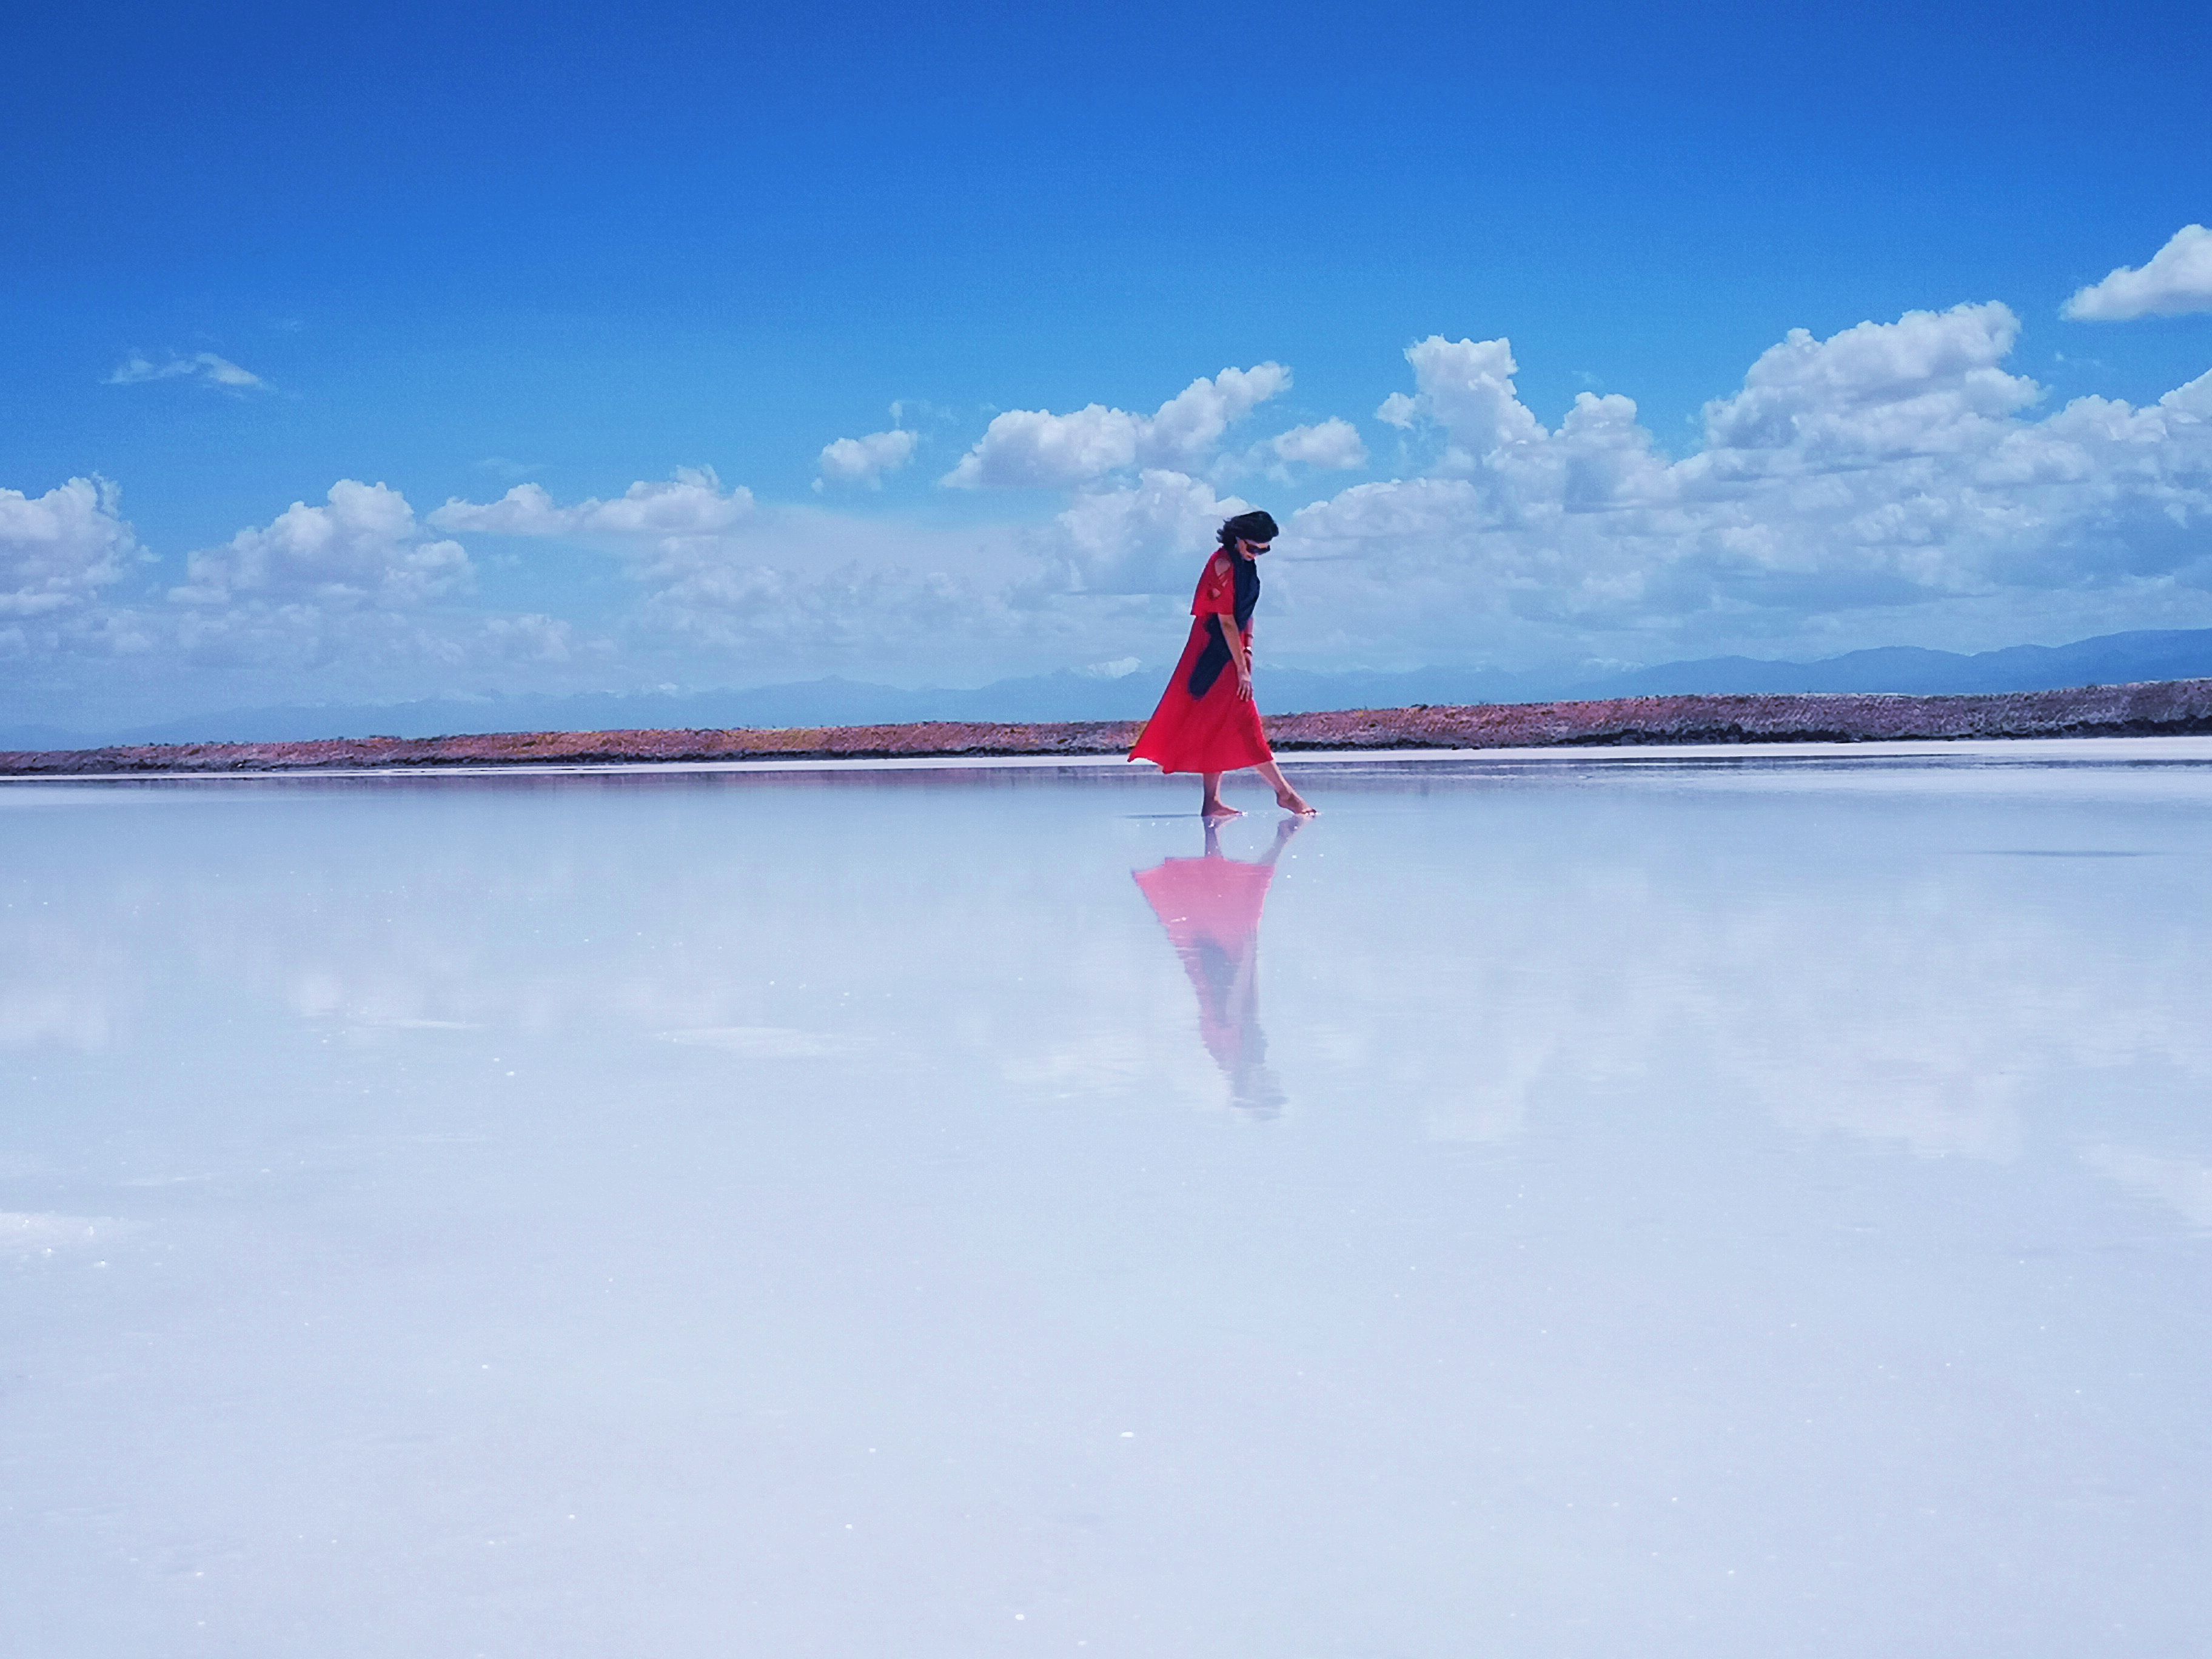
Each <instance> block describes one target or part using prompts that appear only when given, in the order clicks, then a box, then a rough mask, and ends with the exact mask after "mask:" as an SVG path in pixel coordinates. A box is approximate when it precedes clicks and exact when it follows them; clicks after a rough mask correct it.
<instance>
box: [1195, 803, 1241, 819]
mask: <svg viewBox="0 0 2212 1659" xmlns="http://www.w3.org/2000/svg"><path fill="white" fill-rule="evenodd" d="M1198 815H1199V817H1202V818H1241V817H1243V816H1244V809H1243V807H1241V806H1231V805H1230V804H1229V803H1228V802H1227V801H1225V800H1210V801H1207V802H1206V804H1205V805H1202V806H1200V808H1199V809H1198Z"/></svg>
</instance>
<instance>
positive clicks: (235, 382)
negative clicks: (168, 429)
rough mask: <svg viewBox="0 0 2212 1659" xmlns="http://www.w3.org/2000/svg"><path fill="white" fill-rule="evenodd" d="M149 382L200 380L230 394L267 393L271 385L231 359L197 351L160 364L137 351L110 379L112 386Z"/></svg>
mask: <svg viewBox="0 0 2212 1659" xmlns="http://www.w3.org/2000/svg"><path fill="white" fill-rule="evenodd" d="M149 380H197V381H198V382H200V384H202V385H203V386H219V387H221V388H222V389H223V390H224V391H226V392H266V391H267V390H268V389H269V382H268V381H266V380H263V379H262V378H261V377H260V376H259V375H258V374H255V373H253V371H252V370H251V369H247V368H240V367H239V366H238V365H237V364H236V363H234V362H231V361H230V359H229V358H228V357H218V356H216V355H215V353H213V352H212V351H196V352H194V353H192V355H191V356H189V357H185V356H178V355H177V354H176V353H175V352H171V353H170V354H169V355H168V356H166V357H164V358H163V359H162V360H161V362H158V363H157V362H154V361H153V360H152V359H150V358H149V357H147V356H145V355H144V354H143V353H141V352H137V351H134V352H132V353H131V355H130V356H128V357H125V359H124V360H123V361H122V362H119V363H118V364H117V365H116V366H115V372H114V373H113V374H110V375H109V376H108V377H107V384H108V385H109V386H143V385H144V384H146V383H147V382H148V381H149Z"/></svg>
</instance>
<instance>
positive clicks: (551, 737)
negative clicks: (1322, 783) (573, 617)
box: [0, 679, 2212, 777]
mask: <svg viewBox="0 0 2212 1659" xmlns="http://www.w3.org/2000/svg"><path fill="white" fill-rule="evenodd" d="M1137 730H1138V722H1136V721H1133V720H1075V721H1063V722H1055V723H1052V724H1040V725H1000V724H993V723H989V722H981V721H956V720H925V721H919V722H916V723H914V724H910V725H904V726H799V727H793V728H789V729H787V730H779V731H765V730H751V729H743V728H740V729H737V730H731V731H682V732H497V733H489V734H486V735H482V736H474V737H463V736H457V737H444V738H375V737H370V738H327V739H324V740H322V741H319V742H313V743H186V744H130V745H121V746H117V747H112V748H106V749H71V750H29V751H15V752H9V751H0V776H14V777H26V776H53V777H62V776H70V777H79V776H100V775H118V774H120V775H128V774H134V773H179V772H186V773H191V772H203V773H204V772H313V771H337V770H344V771H354V770H358V769H363V768H401V769H434V768H437V767H443V766H471V767H477V766H592V765H635V764H641V763H647V764H649V763H656V762H659V763H676V762H702V761H757V760H876V759H928V758H945V759H953V758H959V757H1010V756H1044V757H1050V756H1054V755H1066V756H1071V757H1073V756H1093V755H1111V754H1117V753H1123V752H1126V751H1127V749H1128V747H1129V745H1130V744H1132V743H1133V741H1134V740H1135V738H1136V734H1137ZM2191 732H2212V679H2203V680H2166V681H2159V682H2154V683H2150V684H2139V685H2100V686H2085V687H2080V688H2076V689H2075V690H2064V691H2020V692H2008V693H2003V694H2000V695H1991V696H1893V695H1887V694H1868V693H1853V694H1848V695H1844V694H1833V695H1832V694H1814V695H1790V696H1671V697H1615V698H1608V699H1607V700H1605V701H1602V702H1537V703H1496V704H1478V705H1474V706H1472V707H1463V708H1427V707H1414V708H1358V709H1348V710H1342V711H1337V712H1333V713H1327V714H1281V715H1277V716H1275V717H1273V718H1272V719H1270V720H1268V721H1267V735H1268V738H1269V739H1270V741H1272V742H1273V744H1274V745H1275V747H1276V748H1277V749H1278V750H1282V751H1284V752H1285V753H1289V754H1295V753H1296V752H1297V751H1298V750H1328V749H1381V750H1388V749H1469V750H1480V749H1527V748H1549V747H1558V746H1563V745H1577V744H1579V745H1585V746H1593V745H1604V744H1692V743H1695V744H1724V743H1791V742H1801V743H1836V742H1843V743H1855V742H1856V743H1870V742H1877V741H1883V740H1896V739H1903V738H1923V739H1925V738H1937V739H1941V738H2060V737H2066V738H2081V737H2144V736H2175V735H2180V734H2185V733H2191Z"/></svg>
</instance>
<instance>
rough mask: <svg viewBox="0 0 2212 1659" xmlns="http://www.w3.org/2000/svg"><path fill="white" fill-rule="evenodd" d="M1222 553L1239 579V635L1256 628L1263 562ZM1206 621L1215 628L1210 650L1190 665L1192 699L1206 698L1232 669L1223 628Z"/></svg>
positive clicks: (1210, 635)
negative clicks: (1253, 617) (1250, 628)
mask: <svg viewBox="0 0 2212 1659" xmlns="http://www.w3.org/2000/svg"><path fill="white" fill-rule="evenodd" d="M1222 551H1223V552H1224V553H1225V554H1226V555H1227V556H1228V559H1229V568H1230V571H1231V574H1233V575H1234V576H1235V577H1236V579H1237V632H1238V633H1239V634H1242V633H1243V632H1244V630H1245V629H1248V628H1249V627H1251V625H1252V613H1253V611H1255V610H1257V609H1258V608H1259V605H1260V562H1259V561H1258V560H1257V559H1248V558H1246V557H1244V556H1243V555H1242V554H1241V553H1238V552H1237V551H1235V550H1233V549H1229V548H1224V549H1223V550H1222ZM1206 620H1207V621H1208V622H1210V623H1213V626H1212V628H1211V629H1208V630H1207V632H1206V649H1205V650H1203V651H1201V652H1200V653H1198V660H1197V661H1196V662H1194V663H1193V664H1192V665H1190V678H1189V679H1188V680H1187V681H1185V682H1184V684H1185V686H1186V687H1187V688H1188V690H1189V692H1190V695H1191V696H1192V697H1193V698H1194V699H1195V698H1199V697H1202V696H1205V695H1206V693H1207V692H1209V691H1211V690H1213V683H1214V681H1216V680H1218V679H1219V678H1221V671H1222V670H1223V669H1225V668H1226V667H1228V666H1229V641H1227V640H1225V639H1224V638H1222V637H1221V624H1220V623H1219V622H1218V620H1217V619H1215V618H1213V617H1207V618H1206Z"/></svg>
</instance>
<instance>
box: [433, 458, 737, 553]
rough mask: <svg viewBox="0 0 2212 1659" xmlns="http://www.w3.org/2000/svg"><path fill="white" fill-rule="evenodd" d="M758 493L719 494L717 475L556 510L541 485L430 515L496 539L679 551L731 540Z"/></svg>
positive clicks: (688, 471) (452, 504) (651, 485)
mask: <svg viewBox="0 0 2212 1659" xmlns="http://www.w3.org/2000/svg"><path fill="white" fill-rule="evenodd" d="M753 510H754V503H753V493H752V491H751V490H750V489H746V488H745V487H744V485H742V484H739V485H738V486H736V487H735V488H733V489H723V488H722V481H721V480H720V478H718V477H715V476H714V469H713V468H712V467H679V468H678V469H677V471H676V476H675V477H673V478H671V479H666V480H662V481H655V482H647V481H644V480H641V481H640V482H638V483H634V484H632V485H631V486H630V487H629V489H627V490H625V491H624V492H623V494H622V495H618V496H617V497H616V498H615V499H614V500H612V501H601V500H599V498H597V497H596V496H593V497H591V498H588V499H586V500H585V501H579V502H578V503H576V505H574V507H557V506H556V505H555V504H554V501H553V498H552V496H551V495H548V494H547V493H546V491H545V489H544V486H543V485H540V484H534V483H528V484H517V485H516V486H515V487H514V488H513V489H510V490H508V491H507V494H506V495H502V496H501V497H500V499H499V500H497V501H485V502H477V501H447V503H446V504H445V505H444V506H443V507H439V508H438V509H437V510H436V511H435V512H434V513H431V514H430V515H429V522H430V523H431V524H432V525H433V526H435V527H436V528H438V529H440V530H450V531H459V532H471V531H474V532H479V533H481V534H484V535H493V536H576V537H586V538H607V539H611V540H617V541H633V542H655V543H678V542H687V541H696V540H700V539H702V538H714V537H719V536H725V535H727V534H728V533H729V532H732V531H733V530H735V529H737V528H738V526H740V525H742V524H744V522H745V521H746V520H748V519H750V517H751V516H752V513H753Z"/></svg>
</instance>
